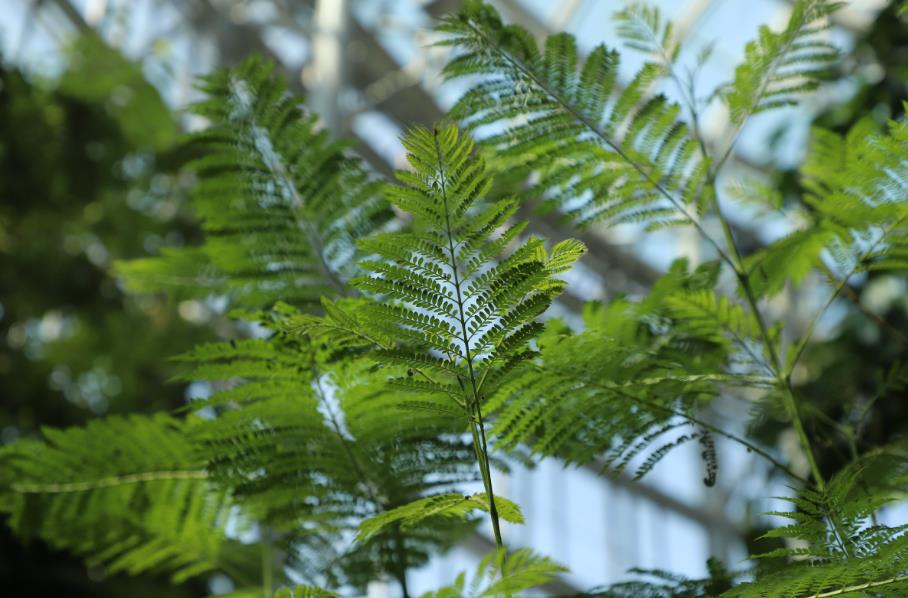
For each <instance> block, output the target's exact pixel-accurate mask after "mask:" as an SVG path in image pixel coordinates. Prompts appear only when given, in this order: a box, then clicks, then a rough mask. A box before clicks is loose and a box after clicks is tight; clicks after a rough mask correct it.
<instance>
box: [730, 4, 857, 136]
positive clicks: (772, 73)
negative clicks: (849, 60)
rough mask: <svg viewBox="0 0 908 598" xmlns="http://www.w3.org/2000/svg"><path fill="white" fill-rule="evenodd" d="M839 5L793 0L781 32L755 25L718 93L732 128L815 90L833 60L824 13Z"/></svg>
mask: <svg viewBox="0 0 908 598" xmlns="http://www.w3.org/2000/svg"><path fill="white" fill-rule="evenodd" d="M841 5H842V3H840V2H830V1H829V0H797V2H795V3H794V6H793V7H792V9H791V16H790V17H789V20H788V24H787V25H786V27H785V29H783V30H782V31H779V32H773V31H772V30H770V29H769V27H767V26H765V25H763V26H761V27H760V30H759V33H758V36H757V39H755V40H753V41H751V42H749V43H748V44H747V47H746V48H745V50H744V61H743V62H742V63H741V64H740V65H739V66H738V68H737V69H736V70H735V80H734V82H733V83H732V84H730V85H729V86H728V89H727V91H726V93H725V94H724V98H725V102H726V104H727V105H728V109H729V111H730V113H731V121H732V123H733V124H734V125H735V126H737V127H740V126H741V125H743V124H744V121H746V120H747V118H748V117H750V116H751V115H752V114H756V113H758V112H763V111H765V110H771V109H773V108H777V107H780V106H788V105H791V104H794V103H796V102H797V100H798V97H799V95H800V94H802V93H804V92H806V91H810V90H813V89H815V88H816V87H817V85H818V81H819V80H820V79H822V78H823V77H824V76H826V75H827V74H828V72H829V70H830V67H831V66H832V64H834V63H835V61H836V60H838V57H839V52H838V50H837V48H836V47H835V46H834V45H833V44H831V43H830V42H829V41H827V40H826V39H824V37H823V33H824V32H825V31H826V30H827V29H828V27H829V22H828V17H829V15H831V14H832V13H833V12H835V11H836V10H837V9H838V8H839V7H840V6H841Z"/></svg>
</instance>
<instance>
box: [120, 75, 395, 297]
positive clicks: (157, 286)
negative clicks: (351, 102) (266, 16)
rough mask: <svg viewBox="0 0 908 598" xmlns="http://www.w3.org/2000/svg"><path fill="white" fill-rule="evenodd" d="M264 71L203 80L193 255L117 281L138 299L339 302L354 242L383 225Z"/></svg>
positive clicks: (125, 270)
mask: <svg viewBox="0 0 908 598" xmlns="http://www.w3.org/2000/svg"><path fill="white" fill-rule="evenodd" d="M272 71H273V65H271V64H269V63H267V62H264V61H262V60H261V59H257V58H250V59H248V60H247V61H246V62H244V63H243V64H242V65H240V66H239V67H237V68H236V69H225V70H220V71H217V72H215V73H214V74H212V75H209V76H207V77H205V78H204V79H202V81H201V84H200V88H201V90H202V91H203V92H204V93H205V95H206V99H205V100H203V101H201V102H199V103H198V104H196V105H195V107H194V110H195V112H196V113H197V114H199V115H201V116H203V117H205V118H206V119H208V120H209V121H210V126H209V127H208V128H207V129H205V130H203V131H201V132H199V133H197V134H195V135H194V136H193V141H194V144H195V145H196V146H198V147H199V148H200V150H201V152H202V156H201V157H200V158H198V159H196V160H195V161H194V162H193V164H192V167H193V170H194V171H195V173H196V176H197V182H196V184H195V186H194V189H193V202H194V206H195V208H196V210H197V212H198V215H199V217H200V218H201V219H202V227H203V230H204V232H205V241H204V243H203V244H202V245H201V246H197V247H185V248H169V249H166V250H165V251H164V252H163V253H162V255H161V256H160V257H157V258H149V259H143V260H138V261H133V262H126V263H123V264H121V265H120V271H121V273H122V274H123V275H124V277H125V278H126V281H127V284H128V285H129V286H130V287H131V288H133V289H135V290H139V291H157V290H162V289H166V290H172V291H176V292H178V293H181V294H184V295H185V294H190V295H194V296H202V297H204V296H207V295H228V296H230V297H231V298H232V299H233V300H234V302H235V303H237V304H239V305H244V306H262V305H270V304H272V303H274V302H275V301H277V300H281V301H284V302H288V303H292V304H294V305H297V306H311V305H316V306H317V305H318V302H319V298H320V297H321V296H322V295H328V296H335V295H338V294H342V293H343V292H344V286H343V281H345V280H346V279H347V278H349V277H350V276H351V274H353V273H354V272H355V270H354V267H355V260H354V259H353V258H354V255H355V243H356V241H357V240H358V239H359V238H361V237H362V236H363V235H364V234H366V233H368V232H371V231H372V230H373V229H375V228H376V226H377V225H379V224H380V223H381V222H383V221H384V220H385V219H387V217H388V212H387V210H386V205H385V204H384V203H383V202H382V201H381V199H380V198H379V197H378V194H377V192H376V191H377V187H376V183H375V182H373V181H372V180H371V179H370V177H369V176H368V174H367V173H366V172H365V171H364V169H363V168H362V167H361V166H360V164H359V163H358V162H357V161H356V160H355V159H353V158H351V157H349V156H347V155H346V154H345V149H346V145H345V144H344V143H338V142H332V141H331V140H330V139H329V136H328V133H327V132H326V131H318V129H317V126H316V120H317V119H316V117H315V116H313V115H310V114H306V113H305V112H303V111H302V110H301V108H300V105H299V100H297V99H296V98H294V97H292V96H290V95H289V94H288V93H287V90H286V86H285V84H284V82H283V81H282V80H281V79H280V78H279V77H275V76H272Z"/></svg>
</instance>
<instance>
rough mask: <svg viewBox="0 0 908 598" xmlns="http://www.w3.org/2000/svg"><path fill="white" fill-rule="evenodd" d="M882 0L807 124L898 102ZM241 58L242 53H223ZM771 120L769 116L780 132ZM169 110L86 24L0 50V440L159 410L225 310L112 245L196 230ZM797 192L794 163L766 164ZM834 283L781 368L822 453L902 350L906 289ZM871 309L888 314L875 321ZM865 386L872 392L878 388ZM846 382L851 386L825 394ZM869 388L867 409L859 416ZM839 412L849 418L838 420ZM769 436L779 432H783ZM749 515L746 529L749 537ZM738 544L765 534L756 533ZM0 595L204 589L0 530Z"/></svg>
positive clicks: (178, 238)
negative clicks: (134, 290)
mask: <svg viewBox="0 0 908 598" xmlns="http://www.w3.org/2000/svg"><path fill="white" fill-rule="evenodd" d="M903 19H904V18H903V17H899V16H898V14H897V10H896V8H895V6H894V5H893V6H890V7H889V8H887V9H885V10H884V11H883V12H882V13H881V14H880V15H879V17H878V19H877V20H876V21H875V22H874V23H873V25H872V26H871V28H870V29H869V30H868V31H866V32H865V33H864V34H862V37H859V38H858V39H857V40H856V44H855V46H854V48H853V50H852V51H851V53H850V55H849V56H848V59H847V60H846V61H845V62H844V65H843V69H844V70H843V71H842V73H841V76H842V77H845V76H849V75H852V74H854V73H857V72H862V69H863V71H867V72H864V75H863V76H861V77H857V78H856V79H855V80H857V81H862V82H863V83H862V84H861V86H860V87H859V88H858V89H857V90H856V93H854V95H853V96H852V97H850V99H848V100H847V101H845V102H843V103H841V104H838V105H835V106H833V107H832V108H830V109H827V110H826V111H825V112H823V113H822V114H820V115H819V116H818V117H817V119H816V122H817V124H820V125H823V126H827V127H831V128H834V129H836V130H839V131H845V130H847V129H848V128H849V127H850V126H851V125H852V124H854V123H855V122H857V121H858V120H859V119H860V118H861V117H863V116H865V115H868V114H869V115H871V117H872V118H874V119H875V120H877V121H878V122H879V123H880V124H882V123H884V122H885V120H886V119H888V118H896V117H901V116H902V115H903V113H904V109H903V104H902V103H903V102H904V101H905V100H906V99H908V86H906V81H908V27H906V26H905V21H904V20H903ZM238 58H241V57H238ZM782 135H783V131H782V130H780V131H779V135H778V137H779V138H781V137H782ZM180 140H181V131H180V126H179V119H178V116H177V115H174V114H173V112H172V111H171V109H170V108H169V107H168V106H167V105H166V103H165V102H164V101H163V100H162V98H161V96H160V94H159V93H158V91H157V90H156V89H155V87H154V86H152V85H151V84H150V83H149V82H147V81H146V79H145V77H144V75H143V72H142V69H141V67H140V66H139V65H137V64H135V63H132V62H130V61H129V60H127V59H126V58H124V57H123V56H122V55H120V54H119V53H118V52H117V51H115V50H113V49H111V48H110V47H108V46H107V45H106V44H105V43H104V42H103V41H102V40H100V39H99V38H98V37H96V36H95V35H93V34H83V35H82V36H80V37H78V38H77V39H76V40H75V41H74V42H72V43H71V44H70V45H69V47H68V50H67V52H66V68H65V69H64V70H63V72H62V74H61V75H60V76H59V77H56V78H54V79H52V80H36V79H33V78H30V77H29V76H26V75H25V74H23V73H22V72H20V71H18V70H17V69H16V68H14V67H13V66H11V65H10V64H9V63H8V61H2V60H0V400H2V407H0V440H2V441H3V442H11V441H13V440H15V439H17V438H21V437H27V436H32V435H35V434H36V433H37V431H38V429H39V427H40V426H44V425H51V426H68V425H73V424H79V423H82V422H84V421H86V420H87V419H89V418H92V417H95V416H98V415H103V414H110V413H127V412H154V411H172V410H175V409H178V408H179V407H180V406H181V405H183V403H184V402H185V397H186V388H185V387H184V386H182V385H180V384H176V383H171V382H169V381H168V379H169V378H170V377H171V376H172V375H173V374H174V373H175V365H173V364H172V363H171V362H170V361H169V360H168V358H169V357H170V356H172V355H175V354H177V353H180V352H182V351H184V350H186V349H188V348H189V347H191V346H192V345H193V344H195V343H197V342H199V341H202V340H205V339H208V338H212V337H215V336H218V335H219V334H220V333H221V332H223V328H224V327H225V326H227V324H226V323H225V322H224V320H223V318H221V317H219V315H218V314H217V313H214V312H213V311H212V310H211V308H210V306H209V305H207V304H205V303H201V302H195V301H183V302H177V301H173V300H168V299H167V298H165V297H158V296H142V297H133V296H127V295H126V294H124V292H123V290H122V289H121V287H120V285H119V283H118V281H117V280H116V278H115V276H114V275H113V269H112V264H113V262H114V260H117V259H130V258H136V257H141V256H144V255H153V254H155V253H156V252H157V251H158V249H159V248H160V247H162V246H169V245H179V244H184V243H189V244H191V243H193V242H195V241H196V240H197V238H198V229H197V227H196V224H195V222H194V219H193V217H192V214H191V213H189V211H188V209H187V206H186V202H185V201H184V198H185V196H186V193H187V190H188V188H189V186H190V185H191V177H189V176H188V175H186V174H185V173H184V172H183V171H182V170H181V166H182V165H183V164H184V163H185V162H186V160H187V159H188V155H187V153H188V151H189V150H188V149H187V148H186V147H185V146H184V145H182V143H181V141H180ZM770 170H771V171H772V174H773V176H774V178H775V180H776V181H777V182H778V184H779V185H780V186H781V188H782V190H783V192H784V193H785V195H786V196H787V197H789V198H791V200H792V201H796V198H797V197H798V196H799V192H800V187H799V182H798V175H797V172H796V171H795V170H792V169H789V168H787V167H785V166H782V165H777V166H773V167H771V168H770ZM846 296H847V297H848V298H850V299H851V300H852V301H853V304H854V305H855V306H856V307H858V309H854V310H852V311H851V312H850V314H849V315H848V316H846V318H845V320H844V323H843V324H842V325H841V326H840V328H839V329H838V332H837V334H836V335H835V336H834V337H833V338H830V339H828V340H826V341H823V342H822V343H817V344H815V345H814V346H813V348H812V350H811V351H810V352H808V354H807V355H806V359H805V360H804V362H803V364H802V366H801V368H800V374H799V375H798V376H797V377H796V382H797V392H798V393H799V395H800V396H801V397H802V398H803V400H804V401H805V403H807V404H809V407H808V410H807V412H808V417H809V422H808V423H809V428H810V433H811V434H812V435H813V437H814V438H816V439H818V440H819V441H820V443H821V445H822V446H823V447H825V450H821V451H820V454H821V455H822V457H821V468H822V469H823V470H824V474H827V475H829V474H831V473H832V472H834V471H837V470H839V469H840V468H842V467H843V466H844V465H845V464H847V463H848V462H850V461H851V458H852V448H853V446H857V447H860V448H862V449H866V448H869V447H872V446H879V445H881V444H884V443H886V442H889V441H891V440H893V439H895V438H898V437H902V436H905V434H906V432H908V429H906V428H908V401H906V399H908V393H906V392H905V390H904V389H901V388H899V387H897V386H893V387H885V385H882V386H881V381H880V380H879V379H878V377H877V375H876V373H875V372H876V370H877V368H878V367H879V365H880V364H881V363H884V364H887V365H888V366H889V367H891V368H897V367H898V364H900V363H905V362H908V338H906V337H905V334H904V332H900V331H905V330H908V290H906V289H905V288H904V287H903V285H902V286H900V282H899V281H897V280H895V279H893V278H891V277H883V276H870V277H868V278H866V279H863V280H859V281H858V282H857V283H854V284H852V285H851V287H850V289H849V291H848V292H846ZM879 320H885V321H886V322H887V323H888V326H879V325H877V324H878V323H879ZM881 387H885V388H886V396H887V398H888V400H886V401H880V402H877V400H876V398H877V397H878V396H879V390H880V388H881ZM843 396H849V397H852V398H853V400H852V401H851V402H843V401H842V400H841V397H843ZM868 404H875V409H874V410H872V413H871V416H870V417H868V418H866V419H862V418H863V414H864V413H865V409H866V407H867V405H868ZM765 415H766V416H765V417H761V418H758V419H757V420H755V425H754V428H755V433H756V434H757V435H758V436H759V437H762V438H763V439H764V440H766V442H767V444H769V445H777V444H779V439H780V437H782V436H783V435H785V434H787V433H788V431H789V428H788V426H787V425H786V424H785V423H784V422H783V421H782V419H781V418H779V419H775V418H773V417H772V414H765ZM842 422H852V423H853V424H854V426H853V428H852V429H851V431H849V430H847V429H845V428H843V426H842ZM782 444H784V442H783V443H782ZM762 531H763V530H753V531H752V534H751V538H756V537H757V536H758V535H759V534H760V533H761V532H762ZM752 542H753V544H752V545H751V546H750V547H749V548H750V551H751V552H761V551H762V550H764V549H765V546H757V545H756V541H755V540H753V541H752ZM0 587H2V588H3V593H4V595H9V596H25V595H53V594H58V593H59V594H62V595H66V596H127V595H128V596H136V597H140V596H205V595H207V594H208V593H209V587H208V585H206V584H204V583H199V582H197V583H196V585H188V586H182V587H180V588H173V587H171V586H170V584H169V583H168V581H167V580H166V579H158V578H150V577H147V576H144V577H137V578H129V577H125V576H116V577H113V578H108V577H107V576H106V575H105V573H104V571H103V570H101V569H98V568H93V567H90V566H89V567H86V566H85V565H84V564H83V563H81V562H79V561H76V560H73V559H71V558H69V557H67V556H65V555H62V554H57V553H53V552H50V551H48V550H47V549H46V548H45V547H43V546H41V545H39V544H35V543H32V544H29V545H23V544H22V543H20V542H19V541H18V540H16V539H13V538H12V537H11V536H10V535H9V533H8V531H7V530H6V529H5V528H4V529H3V530H2V531H0Z"/></svg>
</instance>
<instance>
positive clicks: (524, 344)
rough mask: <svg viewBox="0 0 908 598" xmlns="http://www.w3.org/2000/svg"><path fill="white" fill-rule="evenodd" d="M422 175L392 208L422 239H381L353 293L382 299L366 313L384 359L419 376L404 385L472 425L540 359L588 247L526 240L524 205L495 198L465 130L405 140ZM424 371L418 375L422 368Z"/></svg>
mask: <svg viewBox="0 0 908 598" xmlns="http://www.w3.org/2000/svg"><path fill="white" fill-rule="evenodd" d="M404 145H405V146H406V147H407V150H408V152H409V153H408V159H409V161H410V164H411V165H412V166H413V168H414V171H412V172H410V171H401V172H398V178H399V179H400V181H401V182H402V183H403V186H395V187H390V188H389V189H388V193H387V194H388V197H389V199H390V200H391V201H392V202H394V203H395V204H397V205H398V206H399V207H400V208H401V209H404V210H406V211H408V212H411V213H412V214H413V232H411V233H406V234H404V233H388V234H385V235H377V236H375V237H372V238H370V239H368V240H366V241H364V242H363V243H362V244H361V246H362V247H363V249H364V250H365V251H367V252H369V253H372V254H373V255H375V256H376V257H377V258H379V259H373V260H369V261H366V262H364V263H363V264H362V266H363V267H364V268H365V269H366V270H368V271H370V272H371V274H372V275H371V276H369V277H361V278H358V279H356V280H354V284H355V285H356V286H358V287H359V288H360V289H362V290H363V291H365V292H367V293H369V294H370V295H371V296H373V297H376V298H380V301H373V302H371V304H366V305H364V306H362V308H361V311H362V314H363V317H362V318H361V320H362V321H363V322H364V323H365V324H366V329H367V330H368V331H370V332H371V333H372V334H373V336H375V337H376V338H386V339H395V340H396V341H398V342H399V344H398V345H397V346H396V347H395V348H392V349H388V348H385V347H383V346H380V347H379V348H380V349H381V351H380V353H379V358H380V359H383V360H386V361H387V362H389V363H399V364H401V365H404V366H407V367H410V368H411V371H410V375H408V376H407V377H404V378H401V379H398V380H396V381H395V383H396V384H398V385H399V386H400V387H401V388H403V389H406V390H410V391H414V392H425V393H427V394H429V395H439V394H441V395H446V396H449V397H451V398H452V399H453V404H456V405H458V406H460V407H461V408H463V409H465V411H464V415H465V416H469V417H472V416H473V415H471V414H473V413H474V412H475V410H476V408H477V407H478V406H479V404H480V403H481V398H482V397H483V396H488V394H489V393H491V392H494V389H495V388H496V387H497V386H498V385H499V384H501V382H502V381H503V380H504V377H505V375H506V373H507V372H508V371H510V370H511V369H512V368H513V367H514V366H515V365H517V364H518V363H520V362H521V361H525V360H527V359H529V358H530V357H532V356H533V355H534V353H533V351H532V350H530V347H529V343H530V341H531V340H532V339H533V338H534V337H535V336H536V335H537V334H538V333H539V331H540V330H541V327H542V325H541V324H540V323H538V322H537V321H536V318H537V317H538V316H539V315H540V314H542V313H543V312H544V311H545V309H546V308H547V307H548V306H549V304H550V303H551V302H552V300H553V298H554V297H556V296H557V295H558V294H559V293H560V292H561V290H562V289H563V288H564V284H565V283H564V281H562V280H560V279H559V278H557V277H556V275H557V274H559V273H561V272H563V271H565V270H567V269H568V268H569V267H570V265H571V264H572V263H573V262H574V261H575V260H577V259H578V258H579V257H580V256H581V255H582V254H583V252H584V247H583V245H582V244H581V243H579V242H577V241H572V240H569V241H563V242H561V243H558V244H557V245H555V246H554V247H553V248H552V250H551V251H546V249H545V246H544V244H543V242H542V241H541V240H539V239H536V238H530V239H529V240H528V241H526V242H524V243H523V244H521V245H519V246H518V247H517V248H516V249H514V250H513V251H510V252H508V251H507V248H508V247H509V246H510V245H512V244H514V243H515V242H516V239H517V236H518V235H519V233H520V232H521V230H522V229H523V228H524V224H509V220H510V219H511V217H512V216H513V215H514V213H515V211H516V209H517V205H516V203H515V201H514V200H502V201H497V202H488V201H486V200H485V199H484V195H485V193H486V192H487V191H488V189H489V187H490V185H491V183H492V181H491V177H490V176H489V174H488V173H487V172H486V171H485V165H484V161H483V159H482V158H481V157H480V156H478V155H474V154H473V142H472V140H471V139H470V137H469V136H467V135H462V134H460V133H459V132H458V131H457V129H456V128H455V127H452V126H449V127H445V128H443V129H440V130H435V131H429V130H427V129H415V130H413V131H411V133H410V134H409V135H408V136H407V137H406V138H405V139H404ZM415 370H418V372H417V371H415Z"/></svg>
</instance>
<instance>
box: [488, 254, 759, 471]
mask: <svg viewBox="0 0 908 598" xmlns="http://www.w3.org/2000/svg"><path fill="white" fill-rule="evenodd" d="M715 272H716V271H715V269H713V268H712V265H706V266H704V267H703V268H702V269H701V270H699V271H697V272H694V273H687V271H686V268H685V267H684V265H683V263H679V264H676V265H675V266H673V268H672V270H671V271H670V272H669V274H667V275H666V276H665V277H664V279H663V280H661V281H660V282H659V283H657V284H656V286H655V288H654V291H653V293H652V294H651V295H650V297H649V298H647V299H646V300H645V301H643V302H640V303H631V302H628V301H627V300H624V299H617V300H615V301H613V302H612V303H611V304H609V305H608V306H599V305H596V304H591V305H589V306H587V308H586V310H585V314H584V324H585V326H584V330H583V331H582V332H579V333H575V332H572V331H570V330H569V329H568V328H567V327H566V326H560V327H559V326H557V325H556V324H555V323H549V325H548V327H547V331H546V333H545V334H544V335H542V336H541V337H540V338H539V341H538V345H539V351H540V359H539V360H538V361H537V362H533V363H528V364H524V365H523V366H522V367H520V368H519V369H518V370H516V371H515V374H514V375H513V376H511V378H510V380H509V381H508V383H507V384H504V385H502V387H501V388H500V389H499V392H497V393H496V394H495V395H494V396H493V397H492V398H491V399H490V401H489V410H490V413H491V414H492V415H493V416H494V417H493V424H492V427H493V435H494V437H495V439H496V445H497V446H499V447H502V448H505V449H517V448H518V447H520V446H521V445H523V446H528V447H529V448H530V449H532V450H533V451H535V452H538V453H541V454H545V455H556V456H558V457H560V458H562V459H564V460H566V461H568V462H570V463H589V462H591V461H602V462H604V463H605V464H607V465H609V466H611V467H613V468H614V469H617V470H621V469H624V468H625V467H627V466H628V465H629V464H631V463H635V464H637V465H636V467H637V471H636V473H637V475H638V476H642V475H644V474H645V473H647V472H648V471H649V470H650V469H651V468H652V467H653V466H654V465H655V464H656V463H657V462H658V461H659V459H661V458H662V457H663V456H665V454H667V453H668V452H669V451H670V450H671V449H672V448H674V447H675V446H678V445H679V444H682V443H685V442H690V441H698V440H701V439H703V441H704V442H708V441H707V440H706V439H707V438H708V434H707V431H706V429H704V428H703V426H702V422H699V421H698V420H697V419H696V407H697V406H698V405H699V404H702V403H703V402H705V401H708V400H710V399H711V398H712V397H714V396H715V395H716V394H717V393H718V392H719V390H720V389H721V388H722V387H723V386H749V387H753V386H771V385H772V383H773V380H772V379H770V378H767V377H764V376H760V375H749V374H744V373H742V372H741V371H740V370H739V369H738V370H735V371H733V370H732V369H731V368H730V367H729V366H730V364H731V363H732V356H733V351H732V349H733V347H732V345H731V343H729V342H728V340H727V339H726V337H725V336H718V335H717V333H716V328H715V327H712V326H710V327H705V326H704V325H702V324H700V323H699V322H700V321H701V320H702V316H701V314H699V312H698V313H695V314H694V315H695V316H696V320H695V321H694V322H693V323H691V322H689V321H679V320H680V317H681V315H683V314H681V313H679V310H678V307H677V303H679V302H681V301H689V300H690V298H691V297H698V296H700V294H701V293H707V292H708V293H713V291H712V290H709V291H706V289H711V288H712V285H713V281H714V280H715V278H714V277H715ZM713 303H714V302H712V303H711V302H707V305H713ZM684 305H687V303H684ZM716 305H718V304H716ZM741 317H743V316H741ZM641 460H642V461H641ZM707 469H709V464H708V467H707ZM709 477H710V476H709V475H708V472H707V476H706V478H705V479H708V478H709Z"/></svg>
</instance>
